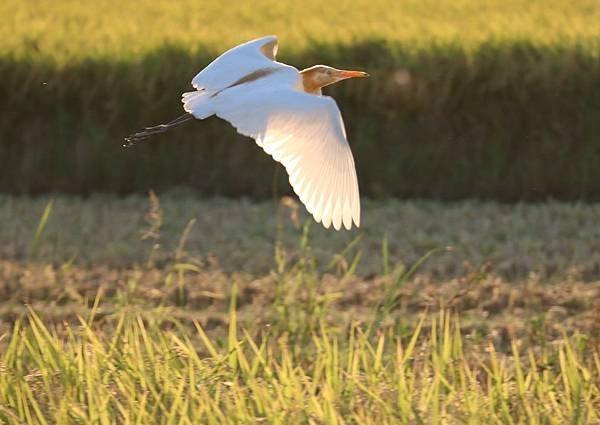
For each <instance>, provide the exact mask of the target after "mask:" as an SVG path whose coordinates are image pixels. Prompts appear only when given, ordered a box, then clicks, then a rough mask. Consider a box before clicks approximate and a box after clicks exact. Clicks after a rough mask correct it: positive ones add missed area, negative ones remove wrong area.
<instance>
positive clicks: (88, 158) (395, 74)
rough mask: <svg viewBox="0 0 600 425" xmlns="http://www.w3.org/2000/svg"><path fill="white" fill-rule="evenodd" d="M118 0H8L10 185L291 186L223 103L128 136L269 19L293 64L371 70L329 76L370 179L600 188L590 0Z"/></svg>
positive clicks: (164, 114) (253, 192) (461, 192)
mask: <svg viewBox="0 0 600 425" xmlns="http://www.w3.org/2000/svg"><path fill="white" fill-rule="evenodd" d="M111 4H113V3H111V2H94V3H93V4H89V3H80V2H74V1H66V0H61V1H58V2H56V1H55V2H52V3H47V2H41V1H28V2H23V1H15V0H9V1H6V2H3V4H2V5H1V6H0V12H1V13H2V16H5V17H6V18H5V21H4V24H3V26H2V28H0V95H1V96H0V99H1V100H0V102H1V106H2V109H3V111H4V112H3V114H2V116H1V117H0V168H1V169H2V170H3V175H2V178H1V179H0V191H2V192H4V193H6V192H8V193H21V194H22V193H45V192H49V191H58V192H68V193H76V194H82V193H83V194H88V193H93V192H97V191H103V192H119V193H122V194H126V193H132V192H146V191H147V190H148V189H149V188H155V189H162V188H169V187H173V186H175V185H177V186H190V187H193V188H195V189H197V190H199V191H201V192H202V193H204V194H205V195H220V196H251V197H254V198H263V199H265V198H270V197H272V195H273V187H275V188H276V189H277V190H278V191H279V192H280V193H281V192H283V191H289V188H288V186H287V185H286V181H285V180H286V179H285V178H284V177H283V176H281V175H279V176H278V177H274V175H275V174H277V173H281V172H282V171H281V169H279V168H276V167H275V165H273V164H272V162H271V161H270V159H269V158H266V157H265V155H264V154H263V153H262V152H261V151H260V149H258V148H257V147H256V146H255V145H254V144H253V143H252V142H251V141H249V140H247V139H245V138H242V137H239V136H236V135H235V133H234V131H233V130H232V129H231V128H230V126H228V125H227V124H224V123H221V122H220V121H219V120H217V119H210V120H207V121H206V122H202V123H191V124H189V125H187V126H186V128H181V129H178V130H177V131H174V132H173V133H171V134H169V135H166V136H164V137H161V138H158V139H157V140H155V141H154V142H152V143H150V144H148V145H147V146H144V147H140V148H139V149H135V150H130V151H127V152H124V151H123V150H122V149H121V142H122V139H123V137H124V136H125V135H127V134H129V133H131V132H132V131H135V130H137V129H138V128H140V127H144V126H147V125H152V124H157V123H161V122H164V121H165V120H170V119H172V118H173V117H175V116H177V115H178V114H180V113H181V104H180V101H179V98H180V94H181V92H182V91H185V90H187V89H189V81H190V80H191V78H192V77H193V76H194V75H195V73H196V72H198V70H200V69H201V68H202V67H203V66H204V65H206V64H207V63H208V62H209V61H210V60H212V59H213V58H214V57H215V56H216V55H218V54H219V53H220V52H222V51H223V50H224V49H226V48H228V47H230V46H232V45H235V44H236V43H239V42H241V41H244V40H247V39H249V38H252V37H256V36H260V35H264V34H265V33H276V34H278V35H279V36H280V38H281V49H280V52H281V56H280V57H281V59H282V60H284V61H286V62H289V63H292V64H293V65H296V66H298V67H305V66H309V65H312V64H314V63H323V62H325V63H329V64H331V65H334V66H337V67H356V68H361V69H366V70H368V71H369V72H370V73H371V75H372V78H370V79H368V80H361V81H348V82H344V83H342V84H340V85H338V86H335V87H332V88H331V89H330V90H329V91H328V93H329V94H332V95H333V96H334V97H335V98H336V99H337V101H338V103H339V105H340V107H341V109H342V112H343V114H344V117H345V121H346V124H347V127H348V134H349V138H350V142H351V144H352V148H353V150H354V153H355V157H356V164H357V167H358V175H359V178H360V182H361V190H362V193H363V194H365V195H367V196H370V197H381V196H394V197H415V196H417V197H427V198H437V199H461V198H470V197H480V198H487V199H497V200H498V199H499V200H508V201H515V200H544V199H547V198H549V197H550V198H554V199H563V200H580V199H581V200H598V199H600V183H598V182H600V171H598V167H597V166H596V164H597V163H598V162H599V161H600V154H599V153H598V152H599V151H598V149H597V144H598V140H599V139H600V126H599V124H598V123H599V122H600V121H599V120H598V113H599V111H600V89H599V87H600V77H599V75H600V60H599V57H600V56H599V51H600V50H599V46H600V44H599V43H598V40H599V38H598V35H599V34H598V33H599V32H600V30H599V29H598V25H596V22H598V19H599V16H600V7H599V6H598V3H597V2H595V1H592V0H590V1H578V2H568V1H563V0H552V1H509V2H501V1H486V2H483V3H482V2H480V1H459V2H450V1H443V2H417V1H406V0H405V1H398V2H395V1H382V0H379V1H369V2H367V1H359V2H341V3H340V2H337V3H335V4H333V3H332V4H324V3H323V2H318V1H309V2H302V3H298V4H293V3H287V2H275V1H263V2H253V3H252V6H250V5H249V4H247V3H245V2H237V3H228V5H229V6H228V7H222V6H221V5H220V3H219V2H191V1H186V2H177V3H173V2H160V1H157V2H154V1H152V2H151V1H147V2H143V3H140V2H129V1H122V2H119V3H118V7H111V6H110V5H111ZM217 164H218V166H217Z"/></svg>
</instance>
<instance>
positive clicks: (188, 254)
mask: <svg viewBox="0 0 600 425" xmlns="http://www.w3.org/2000/svg"><path fill="white" fill-rule="evenodd" d="M0 205H2V208H1V209H0V216H1V217H2V221H3V222H5V223H6V222H8V221H10V224H11V225H10V226H3V227H2V228H0V240H2V242H3V243H2V251H1V255H2V261H1V263H0V294H1V297H0V298H1V299H2V302H0V317H1V321H0V335H2V336H0V347H1V348H0V352H1V353H2V355H1V356H0V394H1V395H0V406H2V408H1V409H0V418H2V420H4V421H5V422H8V423H21V422H28V423H40V422H44V420H45V421H47V422H48V423H50V422H53V423H54V422H55V423H71V422H80V423H114V422H115V421H117V422H123V423H134V422H136V421H138V422H139V421H141V422H142V423H147V422H149V421H150V422H156V423H170V422H171V423H198V422H201V423H225V422H227V423H249V422H257V421H258V422H267V423H315V424H318V423H397V422H405V423H421V422H422V423H436V422H440V421H441V422H445V423H463V422H469V421H471V422H474V423H480V422H481V421H482V420H485V421H486V423H523V422H533V423H565V422H570V423H593V422H594V421H597V420H598V413H597V412H598V408H599V402H600V386H599V385H600V384H599V382H598V376H600V357H599V356H598V354H599V351H598V350H599V343H600V340H599V339H598V335H599V331H600V329H599V327H598V323H600V305H599V304H598V299H599V298H600V279H599V273H600V271H599V267H598V264H599V262H600V258H599V256H600V245H598V243H597V240H598V238H597V232H598V230H597V224H596V223H597V216H598V211H597V209H598V206H597V205H593V204H592V205H583V204H564V203H547V204H539V205H534V204H518V205H501V204H495V203H482V202H472V201H471V202H458V203H436V202H432V201H406V202H399V201H387V202H384V201H381V202H366V203H365V208H364V213H363V216H364V224H363V227H361V229H360V230H359V231H354V232H351V233H344V232H340V233H333V232H331V231H325V230H324V229H321V228H320V226H318V225H316V224H311V222H310V220H308V217H307V215H306V214H305V213H304V212H303V211H302V209H299V210H298V209H297V207H298V205H297V204H295V202H293V201H292V200H290V199H287V198H284V199H283V200H281V201H280V202H266V203H264V202H263V203H253V202H249V201H231V200H203V199H201V198H195V197H194V196H193V194H191V193H182V192H174V193H170V194H165V195H163V196H160V197H158V196H154V195H152V196H150V197H141V196H132V197H128V198H116V197H113V196H92V197H91V198H89V199H86V200H85V201H84V200H81V199H80V198H70V197H54V198H51V197H43V198H37V199H28V198H15V197H3V198H2V203H1V204H0ZM132 253H135V254H134V255H133V254H132Z"/></svg>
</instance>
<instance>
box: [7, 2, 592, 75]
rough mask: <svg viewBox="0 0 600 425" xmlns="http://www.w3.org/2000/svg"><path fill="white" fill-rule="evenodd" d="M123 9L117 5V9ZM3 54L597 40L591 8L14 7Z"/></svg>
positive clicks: (68, 57) (56, 57)
mask: <svg viewBox="0 0 600 425" xmlns="http://www.w3.org/2000/svg"><path fill="white" fill-rule="evenodd" d="M117 5H118V7H117ZM0 15H2V16H4V17H5V19H4V22H3V25H2V27H0V54H2V55H6V54H10V55H15V56H16V57H31V58H32V59H35V58H38V59H39V58H45V59H50V60H52V61H56V62H57V63H63V64H67V63H68V62H69V61H72V60H84V59H86V58H102V57H106V58H110V59H111V60H114V59H117V58H121V59H134V58H135V57H136V56H139V55H141V54H143V53H147V52H150V51H152V50H153V49H155V48H157V47H159V46H161V45H162V44H172V45H178V46H182V48H184V49H185V50H188V51H191V52H193V51H196V49H203V50H206V49H209V50H211V51H213V52H215V53H216V52H218V51H220V50H222V49H225V48H228V47H230V46H232V45H235V44H237V43H239V42H241V41H244V40H247V39H250V38H254V37H257V36H261V35H265V34H278V35H280V37H281V42H282V53H283V54H284V56H285V54H286V52H287V53H291V54H294V53H298V52H300V51H302V50H303V49H306V48H307V47H311V46H312V47H314V45H315V43H317V44H325V45H327V44H338V43H342V44H352V43H354V42H356V41H359V40H364V39H383V40H388V41H390V42H400V43H405V44H407V45H412V46H414V48H415V49H419V48H423V47H424V46H425V47H427V46H429V45H430V44H431V43H458V44H460V45H463V46H471V47H474V46H477V45H478V44H480V43H482V42H484V41H487V40H490V39H492V40H497V41H503V40H504V41H510V40H513V41H514V40H529V41H531V42H533V43H541V44H552V45H554V44H571V43H591V44H594V45H597V40H598V37H600V28H599V26H598V25H597V23H598V21H599V20H600V7H599V6H598V3H597V2H595V1H594V0H582V1H577V2H572V1H568V0H551V1H541V0H537V1H524V0H510V1H501V0H491V1H490V0H487V1H485V2H482V1H477V0H460V1H448V0H447V1H433V0H428V1H418V0H402V1H394V0H377V1H369V0H359V1H356V0H352V1H350V0H342V1H337V2H322V1H319V0H309V1H304V2H281V1H275V0H263V1H259V2H252V3H248V2H245V1H241V0H236V1H230V2H227V4H226V5H224V4H223V3H221V2H218V1H193V0H186V1H178V2H171V1H143V2H139V1H120V2H115V1H111V0H102V1H96V2H93V3H85V2H78V1H72V0H62V1H56V2H43V1H27V2H23V1H18V0H8V1H5V2H3V3H2V5H1V6H0Z"/></svg>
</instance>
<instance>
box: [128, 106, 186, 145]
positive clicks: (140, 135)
mask: <svg viewBox="0 0 600 425" xmlns="http://www.w3.org/2000/svg"><path fill="white" fill-rule="evenodd" d="M192 118H194V116H193V115H192V114H189V113H187V114H184V115H182V116H180V117H178V118H175V119H174V120H173V121H170V122H168V123H166V124H160V125H155V126H154V127H146V128H144V129H143V130H140V131H138V132H136V133H133V134H130V135H129V136H127V137H125V143H124V144H123V147H124V148H129V147H131V146H133V145H135V144H136V143H139V142H143V141H144V140H147V139H149V138H150V137H152V136H155V135H157V134H160V133H164V132H165V131H167V130H170V129H172V128H173V127H177V126H178V125H181V124H183V123H184V122H186V121H189V120H191V119H192Z"/></svg>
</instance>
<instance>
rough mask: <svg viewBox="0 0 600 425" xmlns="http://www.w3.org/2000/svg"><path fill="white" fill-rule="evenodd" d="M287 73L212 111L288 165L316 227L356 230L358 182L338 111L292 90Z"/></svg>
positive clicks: (233, 94) (231, 93)
mask: <svg viewBox="0 0 600 425" xmlns="http://www.w3.org/2000/svg"><path fill="white" fill-rule="evenodd" d="M296 72H297V71H296ZM284 74H288V73H275V74H273V75H272V76H269V77H265V78H264V79H260V80H259V81H256V82H253V83H250V84H242V85H239V86H235V87H232V88H229V89H227V90H224V91H223V92H221V93H219V94H218V95H217V96H215V97H214V98H213V99H212V100H211V105H212V108H213V110H214V111H215V114H216V115H217V116H219V117H221V118H223V119H225V120H227V121H229V122H230V123H231V124H232V125H233V126H234V127H235V128H236V129H237V131H238V132H239V133H241V134H244V135H246V136H249V137H252V138H254V139H255V140H256V142H257V144H258V145H259V146H261V147H262V148H263V149H264V151H265V152H266V153H268V154H269V155H271V156H272V157H273V159H275V160H276V161H278V162H281V163H282V164H283V165H284V167H285V168H286V170H287V172H288V174H289V180H290V184H291V185H292V187H293V188H294V191H295V192H296V194H297V195H298V196H299V197H300V200H301V201H302V202H303V203H304V205H306V209H307V210H308V212H310V213H311V214H312V215H313V216H314V218H315V220H316V221H317V222H322V223H323V225H324V226H325V227H326V228H328V227H329V226H330V225H331V224H332V223H333V227H334V228H335V229H336V230H338V229H340V227H341V225H342V224H343V225H344V227H346V229H350V228H351V227H352V222H353V221H354V224H355V225H356V226H357V227H358V226H359V225H360V198H359V194H358V182H357V179H356V171H355V167H354V159H353V157H352V152H351V151H350V146H349V145H348V142H347V140H346V132H345V130H344V123H343V121H342V116H341V114H340V111H339V109H338V107H337V105H336V103H335V101H334V100H333V99H332V98H331V97H327V96H315V95H312V94H308V93H304V92H300V91H297V90H294V88H293V84H291V83H290V79H289V78H288V77H289V74H288V75H284ZM298 77H299V75H296V78H298Z"/></svg>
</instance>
